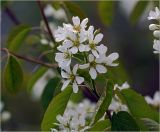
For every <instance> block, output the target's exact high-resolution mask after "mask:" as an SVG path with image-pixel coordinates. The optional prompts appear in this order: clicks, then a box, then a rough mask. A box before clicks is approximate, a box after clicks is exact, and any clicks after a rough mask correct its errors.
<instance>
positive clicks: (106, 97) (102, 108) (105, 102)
mask: <svg viewBox="0 0 160 132" xmlns="http://www.w3.org/2000/svg"><path fill="white" fill-rule="evenodd" d="M112 94H113V84H112V83H111V82H110V81H109V82H108V83H107V88H106V89H105V90H104V94H102V95H101V97H100V99H99V101H98V104H97V109H96V112H95V115H94V120H93V121H92V122H91V123H93V124H94V123H96V122H97V121H98V120H99V119H100V118H101V117H102V116H103V115H104V113H105V112H106V111H107V109H108V106H109V105H110V103H111V100H112Z"/></svg>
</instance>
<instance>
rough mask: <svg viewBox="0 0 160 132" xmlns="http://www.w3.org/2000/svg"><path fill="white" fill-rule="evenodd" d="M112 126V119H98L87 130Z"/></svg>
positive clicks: (99, 129)
mask: <svg viewBox="0 0 160 132" xmlns="http://www.w3.org/2000/svg"><path fill="white" fill-rule="evenodd" d="M110 126H111V124H110V121H109V120H108V119H106V120H102V121H98V122H97V123H95V124H94V125H93V126H92V127H91V128H90V129H88V130H87V131H104V130H105V129H106V128H108V127H110Z"/></svg>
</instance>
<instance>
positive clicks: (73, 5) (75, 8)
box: [64, 1, 86, 19]
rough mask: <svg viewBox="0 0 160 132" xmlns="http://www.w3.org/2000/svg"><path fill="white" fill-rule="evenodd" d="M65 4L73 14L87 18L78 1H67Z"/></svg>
mask: <svg viewBox="0 0 160 132" xmlns="http://www.w3.org/2000/svg"><path fill="white" fill-rule="evenodd" d="M64 4H65V5H66V7H67V8H68V10H69V12H70V13H71V14H72V16H79V17H80V18H81V19H84V18H86V15H85V13H84V11H83V10H82V9H81V8H80V7H79V6H78V5H77V4H76V3H74V2H70V1H65V2H64Z"/></svg>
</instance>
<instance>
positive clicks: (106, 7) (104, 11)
mask: <svg viewBox="0 0 160 132" xmlns="http://www.w3.org/2000/svg"><path fill="white" fill-rule="evenodd" d="M114 3H115V2H113V1H99V3H98V13H99V16H100V18H101V20H102V22H103V23H104V24H105V25H106V26H109V25H111V23H112V21H113V17H114Z"/></svg>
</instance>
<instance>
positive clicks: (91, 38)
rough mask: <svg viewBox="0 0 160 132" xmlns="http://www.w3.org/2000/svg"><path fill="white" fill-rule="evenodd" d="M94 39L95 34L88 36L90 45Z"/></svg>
mask: <svg viewBox="0 0 160 132" xmlns="http://www.w3.org/2000/svg"><path fill="white" fill-rule="evenodd" d="M93 37H94V35H93V34H88V40H89V43H92V42H93Z"/></svg>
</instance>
